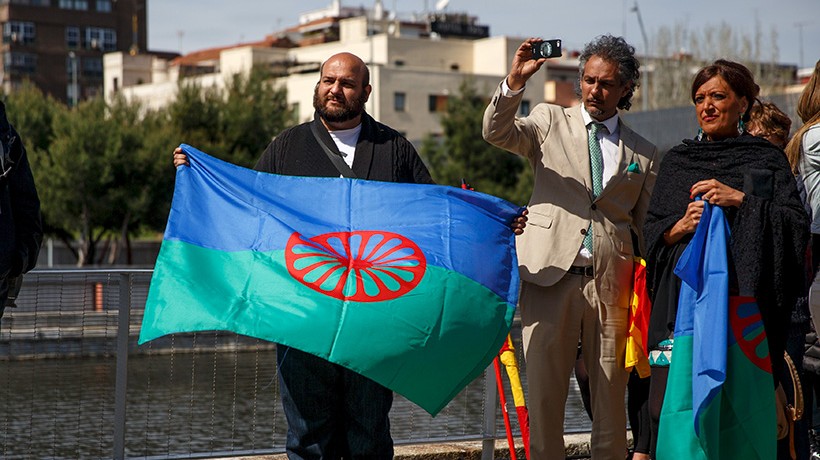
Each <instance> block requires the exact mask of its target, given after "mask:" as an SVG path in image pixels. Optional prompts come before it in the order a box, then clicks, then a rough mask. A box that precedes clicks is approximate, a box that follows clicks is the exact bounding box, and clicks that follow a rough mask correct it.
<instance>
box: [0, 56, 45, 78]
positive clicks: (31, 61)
mask: <svg viewBox="0 0 820 460" xmlns="http://www.w3.org/2000/svg"><path fill="white" fill-rule="evenodd" d="M3 66H4V68H5V70H6V72H17V73H26V74H32V73H34V72H35V71H36V70H37V55H36V54H31V53H13V52H12V53H6V54H4V55H3Z"/></svg>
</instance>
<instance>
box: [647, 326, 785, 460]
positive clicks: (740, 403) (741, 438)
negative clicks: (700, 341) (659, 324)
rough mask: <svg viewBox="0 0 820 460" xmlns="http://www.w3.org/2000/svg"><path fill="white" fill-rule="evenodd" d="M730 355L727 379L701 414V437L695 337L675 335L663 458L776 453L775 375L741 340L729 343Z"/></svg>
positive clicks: (660, 458) (758, 456)
mask: <svg viewBox="0 0 820 460" xmlns="http://www.w3.org/2000/svg"><path fill="white" fill-rule="evenodd" d="M764 346H765V343H764ZM726 359H727V376H726V382H725V383H724V384H723V387H722V389H721V390H720V392H719V393H718V394H717V395H716V396H715V397H714V399H712V401H711V402H710V404H709V406H708V407H707V409H706V410H705V412H704V413H703V414H702V416H701V418H700V421H699V422H700V426H699V429H698V431H699V433H700V437H698V436H697V435H696V434H695V426H694V411H693V407H692V365H691V363H692V336H691V335H688V336H680V337H675V346H674V350H673V359H672V365H671V366H670V369H669V378H668V382H667V386H666V394H665V395H664V402H663V409H662V411H661V419H660V427H659V432H658V444H657V451H656V458H657V459H658V460H671V459H676V460H677V459H683V458H685V459H721V460H724V459H729V460H734V459H737V460H740V459H773V458H775V457H776V453H777V442H776V426H775V423H776V419H775V406H774V385H773V381H772V374H771V373H769V372H766V371H764V370H762V369H760V368H759V367H757V366H755V365H754V364H753V363H751V362H750V361H749V359H748V358H747V357H746V356H745V355H744V354H743V351H742V350H741V348H740V347H739V346H738V345H737V344H734V345H733V346H731V347H729V349H728V350H727V357H726Z"/></svg>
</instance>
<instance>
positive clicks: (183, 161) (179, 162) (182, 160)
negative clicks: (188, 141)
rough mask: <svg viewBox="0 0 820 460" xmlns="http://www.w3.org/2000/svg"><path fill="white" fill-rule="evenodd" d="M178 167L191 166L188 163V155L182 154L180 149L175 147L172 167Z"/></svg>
mask: <svg viewBox="0 0 820 460" xmlns="http://www.w3.org/2000/svg"><path fill="white" fill-rule="evenodd" d="M180 166H191V164H190V163H188V155H185V154H184V153H182V147H177V148H175V149H174V167H175V168H178V167H180Z"/></svg>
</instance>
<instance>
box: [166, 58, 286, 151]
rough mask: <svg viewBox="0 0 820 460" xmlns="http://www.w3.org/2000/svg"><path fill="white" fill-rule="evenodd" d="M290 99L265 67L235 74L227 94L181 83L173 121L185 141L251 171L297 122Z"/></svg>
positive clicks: (173, 105)
mask: <svg viewBox="0 0 820 460" xmlns="http://www.w3.org/2000/svg"><path fill="white" fill-rule="evenodd" d="M286 96H287V94H286V92H285V91H284V90H282V89H277V88H274V87H272V86H271V84H270V82H269V81H268V79H267V74H266V73H265V72H264V71H263V70H261V69H254V70H253V71H252V72H251V73H250V75H243V74H235V75H234V76H233V77H232V78H231V79H230V80H229V81H228V82H227V84H226V87H225V91H224V92H220V91H217V90H216V89H214V88H200V87H198V86H196V85H194V84H189V83H181V84H180V86H179V90H178V93H177V99H176V101H175V102H174V103H173V104H171V105H170V106H169V114H170V120H171V123H172V125H173V128H174V131H175V133H176V134H177V137H176V138H177V139H179V141H180V142H179V143H186V144H190V145H193V146H195V147H196V148H198V149H200V150H202V151H204V152H207V153H209V154H212V155H214V156H217V157H219V158H222V159H223V160H226V161H229V162H231V163H235V164H238V165H242V166H246V167H251V166H253V165H254V163H255V162H256V160H257V158H259V154H260V153H261V152H262V150H264V148H265V147H266V146H267V145H268V144H269V143H270V141H271V139H272V138H273V136H275V135H276V134H278V133H279V132H281V131H282V130H283V129H285V128H286V127H288V125H289V123H290V121H291V119H292V115H291V110H290V109H289V108H288V105H287V99H286Z"/></svg>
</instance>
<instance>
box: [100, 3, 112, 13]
mask: <svg viewBox="0 0 820 460" xmlns="http://www.w3.org/2000/svg"><path fill="white" fill-rule="evenodd" d="M97 11H99V12H101V13H110V12H111V0H97Z"/></svg>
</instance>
